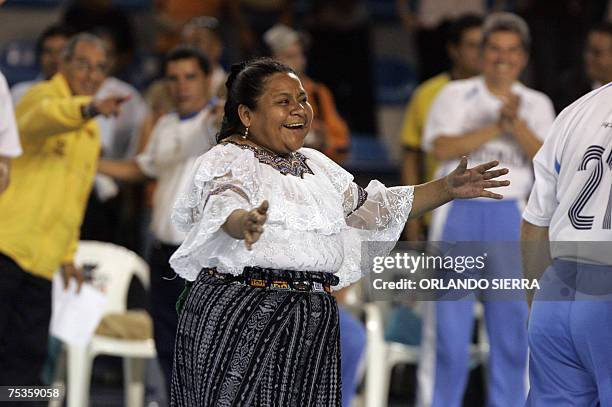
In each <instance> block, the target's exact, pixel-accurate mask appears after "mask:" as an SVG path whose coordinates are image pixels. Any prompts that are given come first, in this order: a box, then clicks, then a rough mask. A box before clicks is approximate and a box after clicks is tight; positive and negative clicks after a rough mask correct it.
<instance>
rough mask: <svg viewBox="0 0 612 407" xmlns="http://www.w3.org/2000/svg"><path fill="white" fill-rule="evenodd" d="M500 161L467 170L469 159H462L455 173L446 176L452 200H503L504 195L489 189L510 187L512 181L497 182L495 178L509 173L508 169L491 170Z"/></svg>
mask: <svg viewBox="0 0 612 407" xmlns="http://www.w3.org/2000/svg"><path fill="white" fill-rule="evenodd" d="M498 165H499V161H490V162H488V163H484V164H480V165H478V166H476V167H474V168H469V169H468V168H467V157H462V158H461V162H460V163H459V165H458V166H457V168H455V170H454V171H453V172H451V173H450V174H448V175H447V176H446V180H445V181H446V188H447V191H448V194H449V196H450V197H451V198H452V199H468V198H479V197H483V198H492V199H502V198H503V195H500V194H496V193H493V192H491V191H488V190H487V189H488V188H499V187H505V186H508V185H510V181H507V180H504V181H497V180H494V179H495V178H498V177H501V176H502V175H505V174H507V173H508V169H507V168H501V169H497V170H491V168H494V167H497V166H498Z"/></svg>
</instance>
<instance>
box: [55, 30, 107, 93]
mask: <svg viewBox="0 0 612 407" xmlns="http://www.w3.org/2000/svg"><path fill="white" fill-rule="evenodd" d="M106 70H107V60H106V53H105V51H104V49H103V48H102V47H101V46H100V45H98V44H96V43H93V42H89V41H80V42H79V43H77V44H76V46H75V48H74V53H73V55H72V57H71V58H70V59H67V60H63V61H62V62H61V63H60V72H62V74H63V75H64V77H65V78H66V81H67V82H68V86H70V90H71V91H72V93H73V94H74V95H85V96H93V95H95V93H96V92H97V91H98V89H99V88H100V85H102V82H103V81H104V79H106Z"/></svg>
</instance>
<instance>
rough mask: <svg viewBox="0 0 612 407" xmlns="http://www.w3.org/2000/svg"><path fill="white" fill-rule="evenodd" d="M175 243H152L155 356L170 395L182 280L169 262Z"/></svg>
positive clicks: (152, 306) (152, 305) (152, 307)
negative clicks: (172, 244) (177, 303)
mask: <svg viewBox="0 0 612 407" xmlns="http://www.w3.org/2000/svg"><path fill="white" fill-rule="evenodd" d="M176 249H178V246H170V245H165V244H162V243H159V242H155V243H154V245H153V250H152V252H151V259H150V266H151V301H150V303H151V317H152V318H153V335H154V337H155V347H156V348H157V358H158V360H159V363H160V365H161V368H162V372H163V374H164V379H165V380H166V391H167V394H168V398H169V397H170V383H171V381H172V380H171V379H172V361H173V359H174V338H175V336H176V329H177V326H178V315H177V313H176V307H175V306H176V300H177V299H178V297H179V295H180V293H181V291H182V290H183V287H184V284H185V283H184V281H185V280H183V279H182V278H180V277H179V276H177V275H176V274H175V273H174V271H173V270H172V268H171V267H170V264H169V263H168V261H169V260H170V256H172V254H173V253H174V252H175V251H176Z"/></svg>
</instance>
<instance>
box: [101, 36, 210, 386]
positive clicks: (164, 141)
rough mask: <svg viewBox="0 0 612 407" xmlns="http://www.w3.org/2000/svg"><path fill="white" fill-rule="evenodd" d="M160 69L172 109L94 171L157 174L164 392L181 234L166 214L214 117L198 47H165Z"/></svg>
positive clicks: (132, 177)
mask: <svg viewBox="0 0 612 407" xmlns="http://www.w3.org/2000/svg"><path fill="white" fill-rule="evenodd" d="M164 72H165V81H166V84H167V87H168V93H169V94H170V96H171V97H172V99H173V104H174V106H176V111H174V112H171V113H168V114H166V115H164V116H162V117H161V118H160V119H159V121H158V122H157V123H156V125H155V127H154V129H153V131H152V134H151V138H150V139H149V142H148V144H147V146H146V148H145V150H144V151H143V152H142V153H140V154H139V155H137V156H136V157H135V158H134V159H131V160H125V161H111V160H104V159H102V160H100V165H99V168H98V171H99V172H100V173H102V174H105V175H108V176H111V177H113V178H116V179H120V180H123V181H139V180H144V179H146V178H152V179H157V187H156V190H155V194H154V197H153V213H152V220H151V232H152V233H153V236H154V238H155V244H154V246H153V251H152V253H151V258H150V261H149V263H150V265H151V293H150V296H151V315H152V317H153V328H154V336H155V346H156V348H157V356H158V359H159V361H160V365H161V368H162V371H163V373H164V376H165V379H166V389H167V391H168V392H169V389H170V383H171V378H172V360H173V355H174V336H175V333H176V327H177V323H178V316H177V313H176V309H175V304H176V301H177V299H178V297H179V294H180V293H181V291H182V289H183V280H182V279H180V278H174V277H175V276H176V275H175V273H174V272H173V271H172V269H171V268H170V266H169V263H168V261H169V259H170V256H171V255H172V254H173V253H174V251H176V249H177V248H178V246H179V245H180V244H181V243H182V242H183V239H184V237H185V235H184V233H182V232H180V231H179V230H177V229H176V228H175V226H174V225H173V224H172V222H171V221H170V214H171V212H172V207H173V206H174V202H175V201H176V198H177V196H178V194H179V192H180V191H182V186H183V184H184V183H185V182H186V181H187V180H188V179H189V177H190V175H191V168H192V166H193V164H194V162H195V161H196V159H197V158H198V156H200V155H202V154H203V153H205V152H206V151H208V150H209V149H210V148H211V147H212V146H214V145H215V144H216V139H215V135H216V133H217V128H216V125H217V117H216V111H215V107H214V106H212V105H211V104H210V103H209V101H210V99H209V93H208V86H209V82H210V65H209V63H208V59H207V58H206V57H205V56H204V55H203V54H202V53H201V52H199V51H197V50H195V49H191V48H177V49H175V50H173V51H170V53H169V54H168V55H167V56H166V59H165V62H164ZM168 394H169V393H168Z"/></svg>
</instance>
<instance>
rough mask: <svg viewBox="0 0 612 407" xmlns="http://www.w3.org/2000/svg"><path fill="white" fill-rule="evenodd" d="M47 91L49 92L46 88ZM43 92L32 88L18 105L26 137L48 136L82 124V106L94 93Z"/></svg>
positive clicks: (22, 128)
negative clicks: (67, 95)
mask: <svg viewBox="0 0 612 407" xmlns="http://www.w3.org/2000/svg"><path fill="white" fill-rule="evenodd" d="M45 93H46V92H45ZM45 93H43V92H29V93H27V94H26V96H24V98H23V99H22V101H21V102H20V103H19V104H18V105H17V109H16V117H17V126H18V128H19V134H20V135H21V136H22V137H48V136H54V135H57V134H62V133H66V132H69V131H74V130H77V129H79V128H81V127H82V126H83V125H84V124H85V123H86V122H87V121H88V120H89V119H84V118H83V116H82V114H81V107H82V106H83V105H87V104H88V103H90V102H91V97H90V96H71V97H54V96H50V95H48V94H46V95H45Z"/></svg>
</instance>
